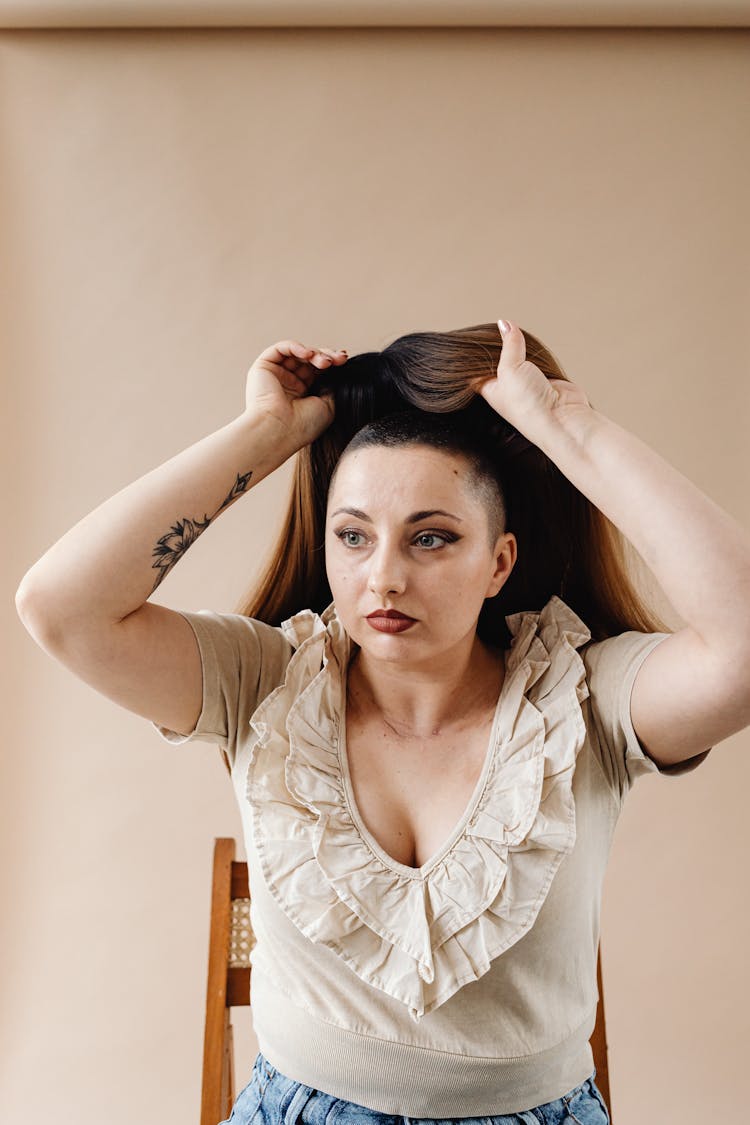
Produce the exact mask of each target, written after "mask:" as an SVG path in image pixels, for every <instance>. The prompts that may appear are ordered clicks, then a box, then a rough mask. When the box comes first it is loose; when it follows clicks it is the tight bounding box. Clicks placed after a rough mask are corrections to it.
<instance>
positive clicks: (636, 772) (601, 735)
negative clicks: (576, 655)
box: [581, 630, 711, 802]
mask: <svg viewBox="0 0 750 1125" xmlns="http://www.w3.org/2000/svg"><path fill="white" fill-rule="evenodd" d="M671 635H672V634H671V633H641V632H638V631H637V630H629V631H627V632H625V633H620V634H618V635H617V636H614V637H607V638H606V640H603V641H596V642H592V643H591V644H588V645H587V646H586V647H585V648H584V649H583V650H582V654H581V655H582V657H583V662H584V665H585V667H586V672H587V681H588V687H589V701H588V702H589V709H590V715H591V718H592V721H593V724H594V728H595V730H594V732H592V733H593V735H594V737H593V738H591V742H592V745H593V747H594V749H595V751H596V750H597V749H598V753H599V756H600V764H601V766H602V769H603V770H604V773H605V775H606V777H607V781H608V782H609V784H610V786H611V788H612V790H613V791H614V793H615V796H616V797H617V798H618V800H619V801H620V802H621V801H622V800H623V799H624V798H625V796H626V795H627V793H628V791H629V790H630V789H631V787H632V786H633V785H634V783H635V781H636V779H637V778H638V777H640V776H641V774H646V773H661V774H666V775H672V774H683V773H689V772H691V771H692V770H694V769H696V768H697V767H698V766H699V765H700V764H701V762H703V761H705V759H706V758H707V757H708V755H709V754H710V752H711V751H710V750H704V751H703V752H702V753H700V754H696V755H695V756H694V757H692V758H687V759H686V760H685V761H684V762H676V763H675V764H674V765H672V766H658V765H657V764H656V762H655V761H654V760H653V758H650V757H649V756H648V754H647V753H646V751H645V750H644V748H643V747H642V746H641V744H640V742H639V741H638V737H637V735H636V733H635V729H634V727H633V723H632V720H631V717H630V697H631V693H632V690H633V683H634V681H635V677H636V674H637V672H638V669H639V668H640V666H641V664H642V663H643V661H644V660H645V658H646V657H647V656H648V654H649V653H650V652H651V651H652V649H654V648H656V646H657V645H658V644H660V643H661V641H663V640H665V639H666V638H667V637H669V636H671Z"/></svg>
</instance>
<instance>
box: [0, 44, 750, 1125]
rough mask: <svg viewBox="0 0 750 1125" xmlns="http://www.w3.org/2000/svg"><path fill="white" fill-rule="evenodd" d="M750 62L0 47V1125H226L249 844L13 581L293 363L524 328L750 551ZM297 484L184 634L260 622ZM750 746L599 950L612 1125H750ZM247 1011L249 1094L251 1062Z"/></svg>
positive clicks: (246, 522)
mask: <svg viewBox="0 0 750 1125" xmlns="http://www.w3.org/2000/svg"><path fill="white" fill-rule="evenodd" d="M749 45H750V38H749V35H748V32H745V31H738V30H734V31H722V32H719V31H693V32H685V31H676V30H674V31H647V30H640V31H613V30H610V31H602V30H599V31H595V30H568V31H559V30H558V31H555V30H551V29H545V30H534V31H531V30H520V29H513V30H508V29H502V28H495V29H484V30H482V29H472V30H428V29H424V28H423V29H419V30H413V31H409V30H405V29H402V30H377V31H374V30H370V31H368V30H365V29H360V30H352V29H349V30H307V31H305V30H297V31H294V30H289V31H273V30H242V31H240V30H234V31H190V32H183V33H179V32H170V31H164V32H158V31H150V32H130V31H119V32H118V31H112V32H89V33H85V32H71V31H68V32H9V31H6V32H5V33H3V34H2V35H1V36H0V74H1V75H2V87H1V90H2V99H3V100H2V118H1V120H2V132H1V134H0V144H1V145H2V149H1V151H0V160H1V162H2V175H1V176H0V206H1V207H2V211H1V215H2V240H3V254H2V265H1V266H0V269H2V277H1V280H2V284H3V294H4V296H3V301H2V303H1V304H2V308H1V310H0V315H1V316H2V326H1V327H2V337H1V338H2V371H3V374H4V381H5V391H6V403H7V407H6V410H5V411H4V419H5V422H6V426H5V433H4V440H3V442H2V452H3V457H4V462H5V463H4V471H3V483H4V486H5V495H4V503H3V507H4V515H5V524H6V536H5V552H4V555H5V563H6V574H5V589H6V597H5V598H4V599H3V609H2V612H3V615H4V616H3V620H2V625H3V630H4V636H5V637H6V638H7V641H6V645H5V646H4V650H5V651H4V655H5V657H6V663H5V684H6V687H7V695H6V703H5V708H4V710H5V731H4V739H3V742H4V753H3V757H2V763H3V790H2V792H3V810H2V835H3V839H2V844H3V845H4V851H3V854H4V856H5V865H4V872H3V880H4V882H3V888H2V894H3V898H2V901H3V903H4V907H5V909H4V910H3V925H4V933H3V935H2V944H3V950H4V953H3V957H2V970H3V981H2V988H3V997H4V1000H3V1006H2V1029H1V1035H2V1039H1V1040H0V1067H1V1068H2V1076H1V1078H0V1086H1V1091H2V1092H1V1101H0V1116H2V1119H3V1120H6V1121H21V1120H23V1121H24V1122H25V1123H26V1125H43V1123H44V1125H46V1123H47V1122H48V1121H50V1120H56V1121H57V1120H59V1121H66V1122H67V1121H75V1122H76V1125H99V1123H100V1122H102V1121H106V1122H107V1125H132V1122H136V1121H137V1122H138V1123H139V1125H157V1123H158V1125H162V1123H172V1122H174V1123H177V1122H180V1123H182V1122H189V1121H197V1119H198V1109H199V1100H200V1095H199V1091H200V1068H201V1051H202V1033H203V1026H202V1021H203V1003H204V989H205V962H206V947H207V936H208V905H209V880H210V864H211V852H212V841H213V838H214V837H215V836H219V835H235V836H237V837H238V840H239V831H240V822H239V813H238V811H237V809H236V807H235V805H234V797H233V794H232V791H231V787H230V784H229V779H228V777H227V774H226V772H225V770H224V767H223V765H222V764H221V761H220V758H219V753H218V751H217V750H216V749H215V748H213V747H211V746H209V745H203V744H197V745H196V744H194V745H192V746H190V747H187V748H183V749H181V750H176V749H174V748H170V747H168V746H167V745H166V743H164V742H162V741H161V740H160V739H159V738H158V736H157V735H156V734H155V733H154V732H152V731H151V729H150V728H149V726H148V724H147V723H146V722H145V721H144V720H142V719H140V718H138V717H136V716H134V715H132V714H130V713H128V712H126V711H125V710H123V709H121V708H119V707H117V706H116V705H115V704H113V703H110V702H109V701H108V700H107V699H105V698H104V697H102V696H99V695H97V694H96V693H95V692H94V691H93V690H92V689H91V688H89V687H88V686H87V685H85V684H84V683H82V682H80V681H78V680H76V679H75V678H74V677H73V676H72V675H71V674H70V673H69V672H68V671H67V670H66V669H64V668H63V667H62V666H60V665H59V664H57V663H56V662H55V661H53V660H51V659H50V658H49V657H48V656H46V655H45V654H44V653H43V652H42V651H41V649H39V648H37V647H36V646H35V644H34V643H33V641H32V640H31V638H30V637H29V636H28V635H27V634H26V632H25V631H24V629H23V627H22V625H21V623H20V622H19V620H18V619H17V617H16V614H15V610H14V607H13V593H14V591H15V588H16V586H17V584H18V582H19V580H20V578H21V576H22V574H23V573H24V571H25V570H26V569H28V567H29V566H30V565H31V564H32V563H33V562H34V561H35V560H36V559H37V558H38V557H39V556H40V555H41V554H42V553H43V552H44V551H45V550H46V549H47V547H48V546H50V545H51V543H52V542H53V541H54V540H55V539H57V538H58V537H59V536H60V535H62V534H63V533H64V532H65V531H66V530H67V529H68V528H69V527H70V526H72V524H73V523H75V522H76V521H77V520H79V519H80V518H81V517H82V516H83V515H85V514H86V513H87V512H89V511H90V510H91V509H92V508H94V507H95V506H96V505H98V504H99V503H100V502H101V501H103V500H104V499H106V498H107V497H108V496H110V495H112V494H113V493H114V492H116V491H118V490H119V489H120V488H122V487H124V486H125V485H126V484H128V483H129V482H130V481H131V480H134V479H135V478H136V477H138V476H140V475H142V474H143V473H145V472H147V471H148V470H149V469H150V468H153V467H154V466H155V465H157V464H160V463H162V462H163V461H165V460H167V459H168V458H169V457H171V456H172V455H173V454H174V453H176V452H178V451H179V450H181V449H183V448H184V447H186V446H187V445H189V444H192V443H193V442H194V441H197V440H198V439H199V438H201V437H202V436H204V435H205V434H207V433H209V432H211V431H212V430H215V429H217V428H218V427H219V426H221V425H223V424H224V423H225V422H227V421H229V420H230V419H231V418H232V417H234V416H235V415H236V414H237V413H238V412H239V411H240V409H241V408H242V405H243V403H244V379H245V373H246V370H247V367H248V366H249V364H250V363H251V362H252V360H253V359H254V358H255V356H256V355H257V354H258V352H259V351H260V350H261V349H262V348H263V347H265V346H266V345H267V344H269V343H272V342H273V341H274V340H276V339H279V338H282V337H285V336H292V337H295V338H298V339H301V340H303V341H306V342H309V343H312V344H320V345H330V346H335V347H338V346H345V347H347V348H348V349H349V351H350V353H352V352H354V351H357V350H364V349H370V348H377V347H381V346H384V345H385V343H387V342H388V341H389V340H390V339H392V338H393V337H394V336H395V335H397V334H399V333H401V332H405V331H409V330H412V329H417V328H450V327H458V326H460V325H463V324H470V323H475V322H477V321H480V320H494V319H496V318H497V317H498V316H503V315H507V316H509V317H511V318H512V319H515V320H517V321H519V322H520V323H521V324H522V325H523V326H524V327H526V328H528V329H529V330H531V331H532V332H534V333H535V334H537V335H539V336H541V337H542V339H544V340H545V342H547V343H548V345H549V346H550V347H551V348H552V350H553V351H554V352H555V353H556V354H557V355H558V357H559V358H560V360H561V361H562V363H563V365H564V366H565V368H566V370H567V371H568V373H569V374H570V376H571V377H572V378H573V379H574V380H576V381H577V382H580V383H581V385H582V386H583V387H584V388H585V389H586V391H587V392H588V394H589V396H590V398H591V400H592V401H593V403H594V405H595V406H596V407H597V408H598V409H600V410H602V411H603V412H604V413H606V414H608V415H610V416H611V417H613V418H615V419H616V420H617V421H618V422H619V423H620V424H622V425H624V426H626V427H628V428H629V429H631V430H633V431H635V432H636V433H638V434H639V435H640V436H641V437H642V438H643V439H645V440H646V441H647V442H648V443H649V444H651V445H653V446H654V448H656V449H657V450H658V451H659V452H660V453H662V454H663V455H664V456H665V457H666V458H667V459H668V460H670V461H671V462H672V463H673V464H674V465H676V466H677V467H678V468H680V469H681V470H682V471H683V472H685V473H686V474H687V475H688V476H689V477H690V478H691V479H692V480H693V481H694V482H695V483H696V484H698V485H699V486H700V487H701V488H702V489H703V490H704V491H705V492H706V493H707V494H708V495H709V496H711V497H712V498H713V499H715V500H716V501H717V502H718V503H719V504H721V505H722V506H723V507H724V508H725V509H726V510H727V511H728V512H729V513H731V514H732V515H733V516H734V517H735V518H736V519H737V520H739V521H740V522H741V523H742V524H743V525H744V526H750V510H749V507H748V500H747V495H748V489H747V435H748V432H749V431H748V421H749V417H748V415H749V414H750V411H749V410H748V405H749V401H748V400H749V395H748V386H750V381H749V378H748V347H747V327H748V314H749V313H750V304H749V302H748V297H749V296H750V293H749V288H750V287H749V285H748V280H749V274H748V265H747V263H748V261H749V260H750V245H748V243H749V242H750V237H749V235H748V221H747V200H748V198H750V161H749V160H748V150H749V149H750V133H749V131H748V125H749V121H748V116H749V114H748V106H749V105H750V99H749V98H748V94H749V93H750V91H749V89H748V87H749V86H750V67H748V46H749ZM287 470H288V466H285V467H284V469H282V470H280V471H279V472H278V473H277V474H275V475H274V476H273V477H272V478H269V479H267V480H265V481H263V482H262V483H261V484H260V485H259V486H258V488H257V489H255V490H254V491H253V493H252V496H251V497H250V498H246V499H245V500H242V501H240V502H238V503H237V504H236V505H234V506H233V507H232V508H231V509H230V510H229V511H228V512H226V513H225V514H224V515H223V516H222V518H221V520H220V522H219V523H218V524H217V525H216V526H215V527H213V528H212V529H210V530H209V532H208V533H207V534H206V535H204V536H203V537H202V538H201V539H200V540H199V541H198V542H197V543H196V544H195V546H194V547H193V548H192V550H191V551H190V555H189V558H187V559H185V560H183V562H181V563H180V565H179V567H178V568H177V569H176V571H174V572H173V573H171V574H170V575H169V576H168V578H167V579H166V581H165V582H164V583H163V584H162V586H161V587H160V589H159V592H158V597H156V599H155V600H157V601H159V602H161V603H162V604H165V605H169V606H172V607H175V608H180V607H182V608H188V609H194V608H203V607H211V608H215V609H219V610H230V609H232V608H234V606H235V604H236V601H237V599H238V598H239V596H240V594H241V593H242V592H243V591H244V589H245V587H246V585H247V582H248V580H249V579H250V578H251V577H252V575H253V574H255V573H257V570H258V565H259V560H260V558H261V557H262V555H263V554H264V552H265V551H266V550H267V548H268V546H269V544H270V542H271V540H272V538H273V533H274V530H275V528H276V526H277V520H278V512H279V503H280V499H281V498H282V497H283V496H285V494H286V489H287V487H288V481H289V474H288V471H287ZM695 549H696V550H697V551H700V550H701V544H700V542H697V543H696V544H695ZM112 550H113V551H116V550H117V544H116V543H113V544H112ZM659 607H660V608H661V609H662V610H664V611H665V612H667V614H668V619H669V620H670V621H671V622H672V624H674V625H679V621H678V620H677V619H676V617H675V615H674V612H673V611H672V612H670V610H669V607H668V605H667V603H666V602H665V601H664V600H660V602H659ZM749 751H750V738H749V737H748V732H747V731H745V732H743V733H742V734H741V735H736V736H734V737H733V738H730V739H727V740H726V741H725V742H724V743H722V744H720V745H719V746H718V747H717V748H716V749H715V750H714V751H713V753H712V755H711V756H710V758H709V760H708V761H707V762H706V763H705V764H704V765H703V766H702V767H701V768H700V769H699V770H698V771H697V772H696V773H694V774H691V775H688V776H685V777H677V778H661V777H657V778H653V777H651V778H647V779H642V780H641V781H639V783H638V786H637V788H636V790H635V791H634V792H633V793H632V794H631V795H630V797H629V799H628V802H627V805H626V808H625V812H624V814H623V817H622V820H621V822H620V824H619V826H618V830H617V834H616V837H615V846H614V851H613V854H612V859H611V864H610V869H609V873H608V877H607V884H606V888H605V901H604V914H603V923H602V924H603V930H602V959H603V967H604V976H605V986H604V987H605V999H606V1010H607V1020H608V1033H609V1042H610V1066H611V1074H610V1077H611V1086H612V1101H613V1111H614V1112H613V1118H614V1120H615V1121H616V1123H617V1125H643V1123H644V1122H657V1121H660V1122H661V1121H664V1122H676V1121H679V1122H680V1125H699V1123H701V1125H702V1123H703V1122H705V1121H707V1120H712V1121H713V1120H719V1119H723V1117H724V1116H726V1117H727V1119H728V1120H738V1119H739V1116H738V1115H739V1113H740V1111H741V1109H742V1107H743V1106H744V1105H745V1104H746V1100H747V1099H746V1094H745V1091H744V1086H745V1069H746V1059H747V1054H748V1047H749V1046H750V1043H749V1042H748V1031H747V1016H746V1012H747V1007H748V994H747V975H746V952H747V948H748V945H749V944H750V942H749V938H750V935H749V934H748V918H749V916H750V910H749V909H748V895H747V870H746V857H747V837H746V829H745V826H746V823H747V811H746V809H745V803H746V794H747V792H748V785H749V783H750V756H749ZM240 854H243V855H244V853H243V852H242V845H241V843H240ZM244 1014H245V1016H246V1017H247V1020H246V1021H245V1023H244V1026H243V1021H242V1020H240V1021H239V1022H240V1025H241V1030H240V1032H239V1033H238V1037H237V1047H238V1065H237V1082H238V1087H241V1086H242V1085H244V1084H245V1083H246V1082H247V1081H248V1079H249V1077H250V1070H251V1067H252V1062H253V1059H254V1055H255V1051H256V1049H257V1048H256V1044H255V1042H254V1040H253V1038H252V1034H251V1031H250V1027H249V1015H248V1013H247V1012H245V1013H244Z"/></svg>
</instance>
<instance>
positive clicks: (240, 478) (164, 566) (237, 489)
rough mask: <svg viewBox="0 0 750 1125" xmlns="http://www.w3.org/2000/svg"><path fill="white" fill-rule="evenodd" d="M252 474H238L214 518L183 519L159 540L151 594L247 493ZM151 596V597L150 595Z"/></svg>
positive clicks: (206, 516)
mask: <svg viewBox="0 0 750 1125" xmlns="http://www.w3.org/2000/svg"><path fill="white" fill-rule="evenodd" d="M252 475H253V474H252V472H249V473H238V474H237V480H236V481H235V482H234V484H233V485H232V489H231V491H230V492H229V493H228V494H227V496H226V497H225V498H224V500H222V502H221V504H220V505H219V507H218V508H217V509H216V511H215V512H214V514H213V515H212V516H209V515H204V518H203V519H202V520H199V519H193V520H191V519H182V520H178V521H177V523H175V524H173V525H172V527H171V528H170V529H169V531H168V532H167V534H166V535H162V537H161V539H158V540H157V543H156V546H155V547H154V549H153V551H152V554H153V557H154V562H153V563H152V564H151V565H152V567H153V569H154V570H158V572H159V573H158V574H157V576H156V581H155V582H154V585H153V588H152V590H151V593H152V594H153V592H154V590H155V589H156V588H157V586H158V585H159V584H160V583H161V582H163V581H164V579H165V578H166V576H167V575H168V574H169V572H170V570H171V569H172V567H173V566H175V565H176V563H178V562H179V561H180V559H181V558H182V556H183V555H184V554H185V552H186V551H187V549H188V547H190V546H192V544H193V543H195V541H196V539H197V538H198V536H199V535H202V534H203V532H204V531H205V530H206V528H207V527H208V525H209V524H210V523H211V522H212V521H213V520H215V519H216V517H217V516H218V515H219V513H220V512H222V511H223V510H224V508H226V507H228V505H229V504H231V503H232V501H233V500H236V499H237V497H238V496H241V495H242V493H243V492H247V489H248V485H249V483H250V478H251V477H252ZM149 596H150V595H149Z"/></svg>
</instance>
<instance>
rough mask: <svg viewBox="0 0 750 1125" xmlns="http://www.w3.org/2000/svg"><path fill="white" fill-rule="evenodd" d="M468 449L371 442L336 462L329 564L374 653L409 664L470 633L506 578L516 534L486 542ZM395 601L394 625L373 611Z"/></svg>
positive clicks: (352, 632) (361, 640)
mask: <svg viewBox="0 0 750 1125" xmlns="http://www.w3.org/2000/svg"><path fill="white" fill-rule="evenodd" d="M470 481H471V477H470V466H469V463H468V461H466V459H465V458H464V457H462V456H461V455H458V454H453V453H448V452H446V451H444V450H440V449H434V448H432V447H430V446H426V445H408V446H399V447H396V448H393V447H390V448H389V447H386V446H365V447H363V448H361V449H358V450H355V451H353V452H351V453H348V454H346V456H345V457H344V458H343V459H342V460H341V461H340V462H339V466H338V469H337V472H336V476H335V478H334V482H333V486H332V488H331V489H330V491H329V495H328V505H327V512H326V532H325V551H326V572H327V575H328V582H329V584H330V587H331V593H332V595H333V599H334V601H335V603H336V611H337V614H338V616H339V619H340V621H341V623H342V625H343V627H344V628H345V630H346V632H347V633H348V634H349V636H350V637H351V638H352V640H353V641H355V642H356V643H357V644H358V645H359V646H360V647H361V648H362V649H363V650H364V651H366V652H367V653H368V654H370V655H371V656H372V657H374V658H377V659H382V660H385V661H397V662H398V661H404V662H405V663H407V664H413V663H417V662H424V661H427V662H429V660H430V659H431V658H432V657H438V656H440V655H445V654H446V653H447V652H448V651H449V650H450V649H451V648H455V647H456V646H462V645H463V646H467V645H470V644H472V643H473V639H474V635H475V633H476V625H477V620H478V618H479V612H480V610H481V608H482V604H483V602H484V600H485V598H488V597H492V596H493V595H494V594H496V593H497V592H498V590H500V588H501V587H502V586H503V584H504V583H505V581H506V580H507V578H508V576H509V574H510V572H511V570H512V569H513V565H514V563H515V558H516V540H515V536H514V535H513V534H512V533H510V532H508V533H505V534H503V535H501V536H500V537H499V538H498V540H497V542H496V543H495V544H494V546H490V542H489V522H488V521H489V517H488V512H487V508H486V506H485V502H484V501H483V500H482V498H481V497H480V495H479V494H478V492H475V491H474V490H473V489H472V487H471V483H470ZM383 609H386V610H398V611H399V612H400V613H402V614H405V615H407V616H408V617H409V618H411V619H412V624H411V625H408V627H406V628H403V625H404V622H403V621H402V622H401V623H400V624H397V625H395V629H397V630H398V631H394V623H393V622H392V623H391V626H388V625H387V624H386V622H385V621H384V620H383V619H382V618H381V619H380V620H378V619H377V618H372V617H370V615H371V614H373V613H374V612H375V611H377V610H383Z"/></svg>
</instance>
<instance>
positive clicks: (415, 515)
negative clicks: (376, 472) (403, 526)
mask: <svg viewBox="0 0 750 1125" xmlns="http://www.w3.org/2000/svg"><path fill="white" fill-rule="evenodd" d="M342 512H344V513H346V515H348V516H356V518H357V519H358V520H364V521H365V523H372V520H371V519H370V517H369V516H368V514H367V512H363V511H362V510H361V508H337V509H336V511H335V512H331V519H333V517H334V516H338V515H340V514H341V513H342ZM428 516H449V517H450V519H452V520H457V521H458V522H459V523H463V520H462V519H461V516H454V514H453V512H446V511H445V509H443V508H425V510H424V511H422V512H412V514H411V515H410V516H407V517H406V523H419V521H420V520H425V519H427V518H428Z"/></svg>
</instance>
